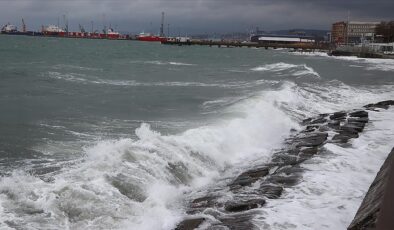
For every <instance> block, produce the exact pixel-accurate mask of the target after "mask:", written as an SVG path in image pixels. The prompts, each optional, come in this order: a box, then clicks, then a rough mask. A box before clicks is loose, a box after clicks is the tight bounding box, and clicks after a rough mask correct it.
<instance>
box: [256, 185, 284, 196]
mask: <svg viewBox="0 0 394 230" xmlns="http://www.w3.org/2000/svg"><path fill="white" fill-rule="evenodd" d="M260 191H261V193H262V194H263V195H264V196H265V197H267V198H268V199H278V198H279V197H280V196H281V195H282V192H283V187H282V186H277V185H261V186H260Z"/></svg>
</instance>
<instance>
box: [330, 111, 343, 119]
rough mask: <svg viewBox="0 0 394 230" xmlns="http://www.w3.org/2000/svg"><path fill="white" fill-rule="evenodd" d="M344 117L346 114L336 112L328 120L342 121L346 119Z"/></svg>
mask: <svg viewBox="0 0 394 230" xmlns="http://www.w3.org/2000/svg"><path fill="white" fill-rule="evenodd" d="M346 116H347V113H346V112H343V111H342V112H336V113H333V114H332V115H331V116H330V119H331V120H343V119H345V118H346Z"/></svg>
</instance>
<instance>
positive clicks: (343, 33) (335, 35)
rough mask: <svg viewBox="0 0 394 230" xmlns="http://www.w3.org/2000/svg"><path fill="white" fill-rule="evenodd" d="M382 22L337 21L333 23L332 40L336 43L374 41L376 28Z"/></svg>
mask: <svg viewBox="0 0 394 230" xmlns="http://www.w3.org/2000/svg"><path fill="white" fill-rule="evenodd" d="M379 24H380V22H357V21H349V22H344V21H342V22H336V23H334V24H333V25H332V30H331V39H332V40H331V41H332V42H333V43H336V44H345V43H356V44H358V43H362V42H363V41H373V40H374V36H375V28H376V26H377V25H379Z"/></svg>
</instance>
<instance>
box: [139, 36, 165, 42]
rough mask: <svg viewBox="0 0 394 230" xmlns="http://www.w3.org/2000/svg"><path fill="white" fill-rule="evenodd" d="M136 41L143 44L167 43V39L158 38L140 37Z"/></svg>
mask: <svg viewBox="0 0 394 230" xmlns="http://www.w3.org/2000/svg"><path fill="white" fill-rule="evenodd" d="M137 40H139V41H144V42H164V41H167V38H165V37H159V36H140V37H138V38H137Z"/></svg>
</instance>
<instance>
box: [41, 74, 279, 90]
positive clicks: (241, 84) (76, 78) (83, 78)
mask: <svg viewBox="0 0 394 230" xmlns="http://www.w3.org/2000/svg"><path fill="white" fill-rule="evenodd" d="M48 76H49V77H50V78H54V79H58V80H64V81H70V82H75V83H82V84H103V85H113V86H131V87H138V86H160V87H218V88H247V87H256V86H259V85H262V84H267V83H273V82H275V81H267V80H265V79H260V80H256V81H234V82H211V83H204V82H181V81H173V82H138V81H135V80H112V79H101V78H97V77H94V76H88V75H86V74H79V73H60V72H53V71H50V72H48Z"/></svg>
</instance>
